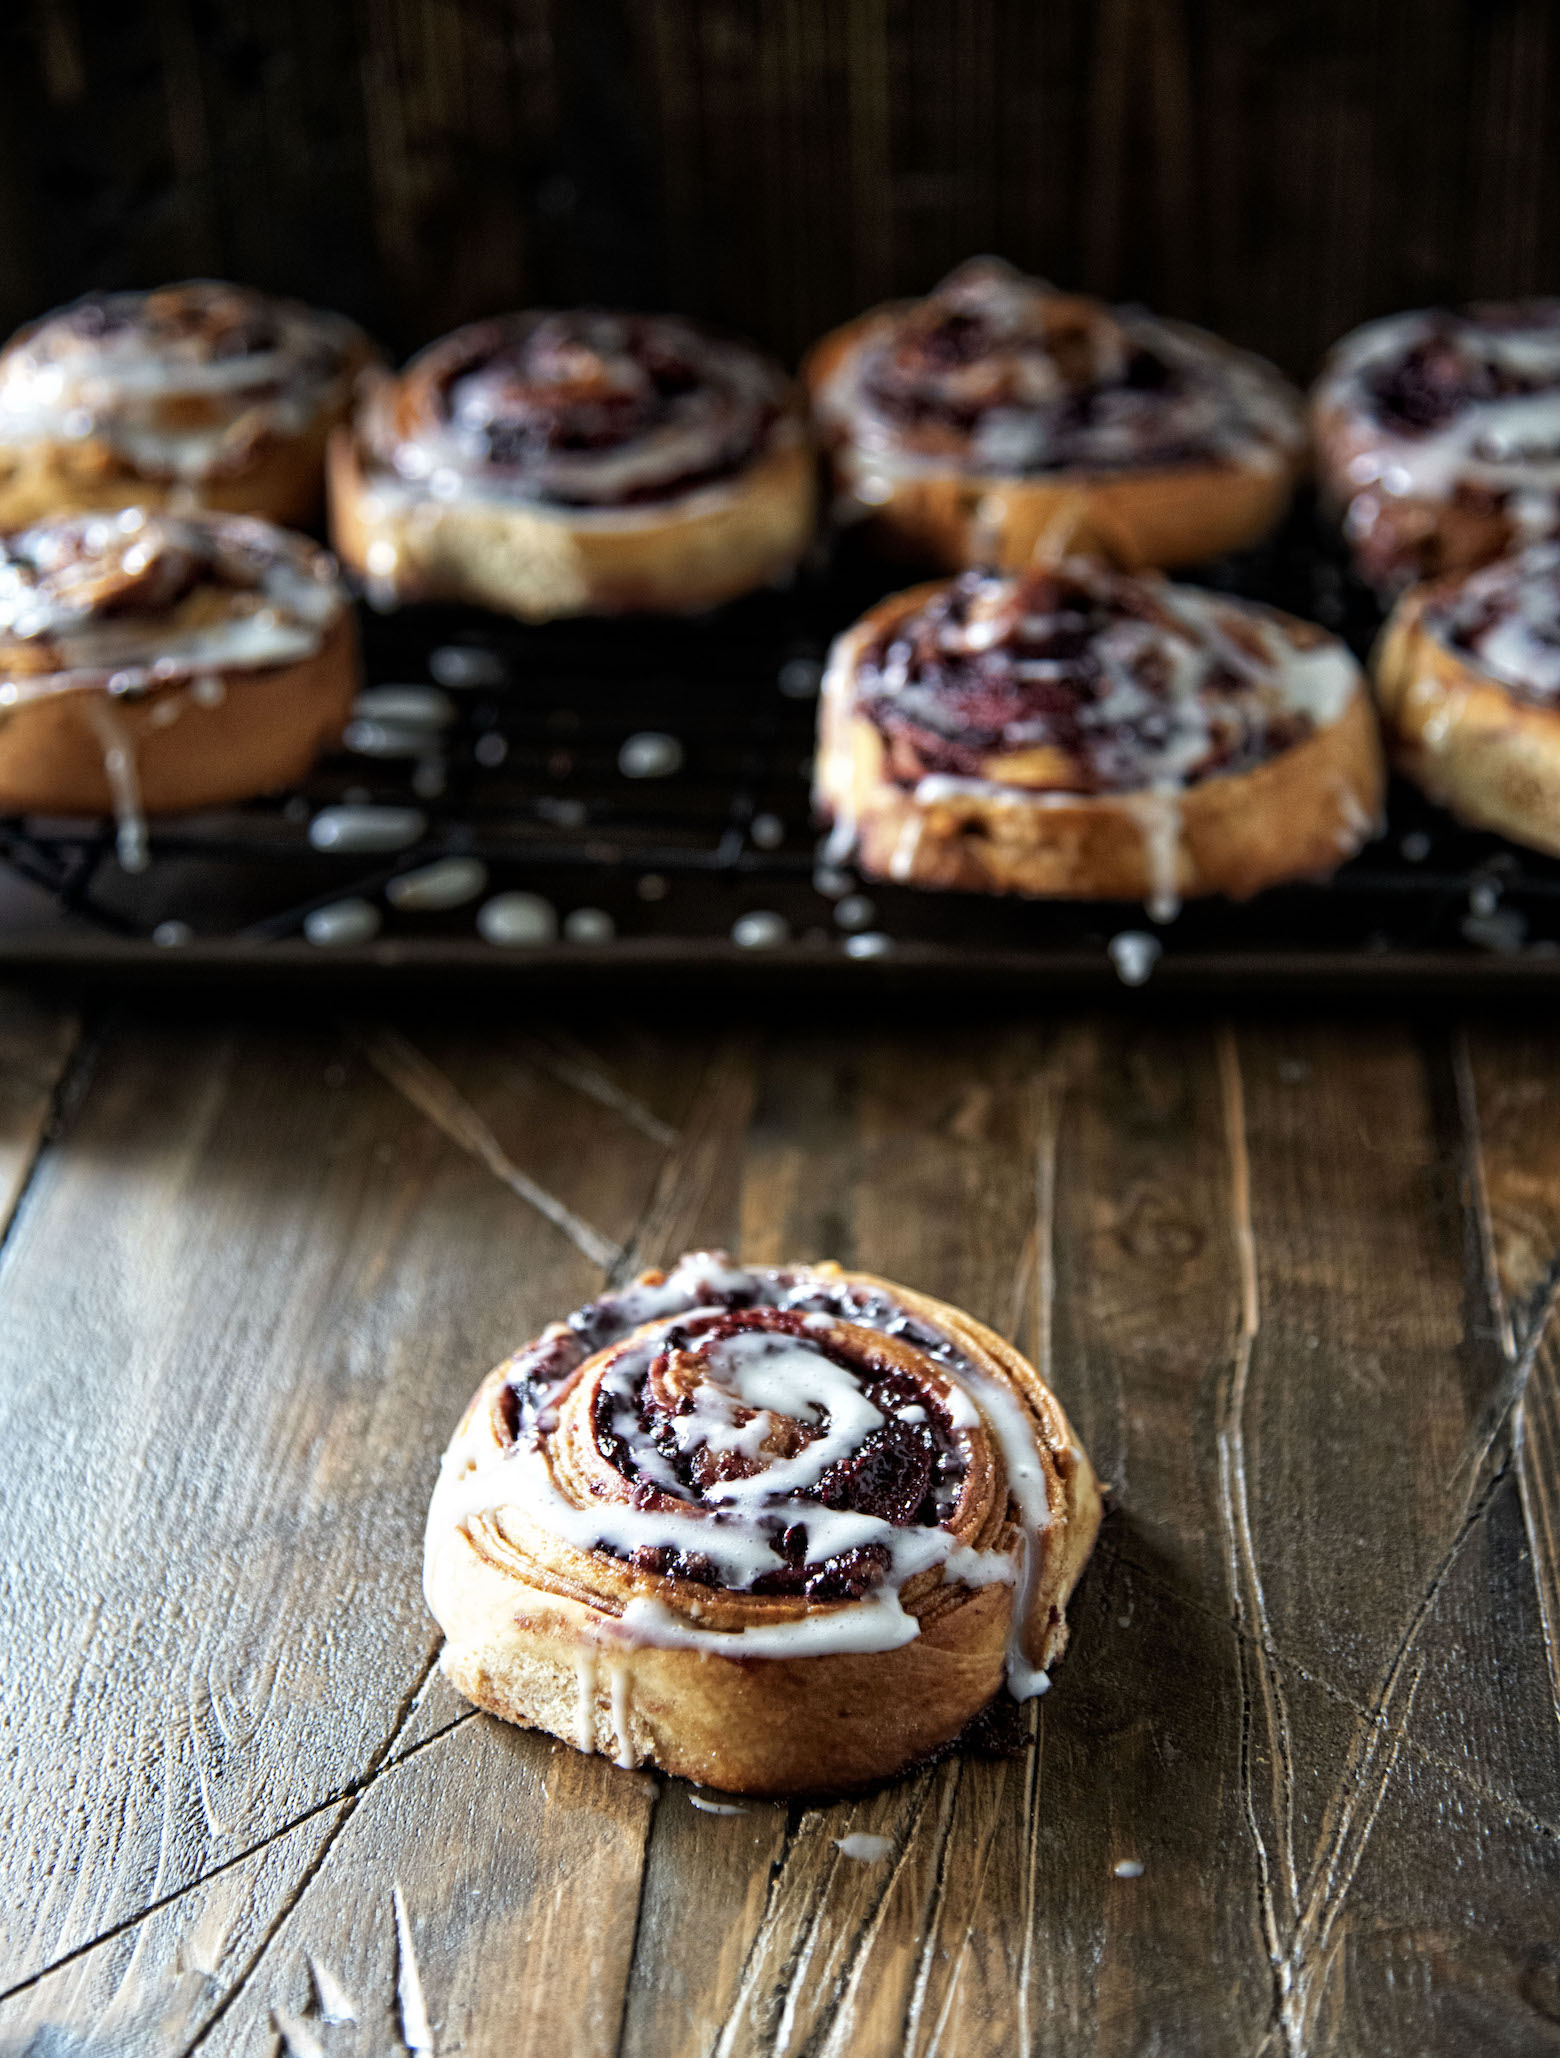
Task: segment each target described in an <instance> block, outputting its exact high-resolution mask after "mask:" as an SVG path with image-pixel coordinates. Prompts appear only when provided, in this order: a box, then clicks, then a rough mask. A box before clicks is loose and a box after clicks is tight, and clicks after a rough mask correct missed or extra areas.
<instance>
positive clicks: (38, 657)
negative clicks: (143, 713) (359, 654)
mask: <svg viewBox="0 0 1560 2058" xmlns="http://www.w3.org/2000/svg"><path fill="white" fill-rule="evenodd" d="M345 605H346V600H345V595H344V594H343V592H342V589H341V586H340V583H339V581H338V579H337V576H336V568H335V564H334V562H333V560H332V559H331V558H330V557H329V556H328V555H327V554H326V553H325V552H324V551H323V550H320V549H318V548H317V547H316V546H315V545H314V544H312V543H310V542H308V541H307V540H306V539H305V538H304V537H302V536H294V535H291V534H290V533H288V532H287V531H286V530H283V529H277V528H274V527H273V526H272V525H271V524H270V523H269V522H262V521H257V520H254V519H252V518H250V517H247V516H243V515H198V516H188V517H180V518H175V517H173V516H171V515H164V514H153V513H148V512H147V511H146V510H144V509H142V508H125V509H122V510H121V511H119V512H118V513H114V514H90V515H70V516H65V517H62V518H61V519H59V520H57V521H52V522H42V523H39V524H38V525H37V526H36V527H34V528H31V529H26V530H23V531H22V532H21V533H20V534H17V535H12V536H7V537H5V538H3V539H0V705H14V704H16V703H17V702H19V701H21V700H26V699H29V698H33V697H36V696H37V695H39V694H42V693H55V692H60V691H63V690H65V689H67V688H71V687H106V688H108V690H109V691H110V692H113V693H116V694H134V693H137V692H143V691H145V690H146V689H147V688H149V687H152V686H158V685H161V684H164V683H165V682H169V681H174V680H179V679H189V678H196V677H200V676H204V675H209V674H212V673H215V672H220V671H225V670H228V669H230V668H233V667H242V668H246V669H252V668H259V667H262V666H267V665H280V664H293V663H296V662H297V661H298V660H299V659H301V658H304V657H307V656H309V655H311V654H312V653H313V652H314V651H316V650H317V649H318V648H319V647H320V644H321V642H322V641H323V638H324V634H325V631H326V629H327V628H328V626H329V625H330V623H331V622H332V621H333V620H334V619H335V618H336V617H337V616H338V615H339V614H340V613H341V611H342V609H343V608H344V606H345Z"/></svg>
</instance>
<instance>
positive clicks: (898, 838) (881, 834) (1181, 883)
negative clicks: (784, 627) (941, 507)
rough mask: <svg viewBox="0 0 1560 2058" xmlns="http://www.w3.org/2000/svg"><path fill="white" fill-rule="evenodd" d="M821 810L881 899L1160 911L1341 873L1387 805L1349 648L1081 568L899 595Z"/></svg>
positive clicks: (1282, 623)
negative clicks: (921, 894)
mask: <svg viewBox="0 0 1560 2058" xmlns="http://www.w3.org/2000/svg"><path fill="white" fill-rule="evenodd" d="M815 781H816V785H815V791H816V798H817V802H818V807H819V810H820V812H821V813H822V814H823V815H824V816H825V817H826V818H828V819H830V820H832V821H833V823H834V850H835V853H836V855H837V856H838V857H839V858H841V859H843V858H845V857H847V856H849V855H852V854H854V856H855V860H856V862H857V863H858V864H859V865H860V866H861V867H862V869H863V870H865V871H867V872H869V873H871V874H873V875H874V876H876V877H878V878H885V879H894V880H899V881H903V882H905V883H908V884H915V885H923V886H952V887H963V888H968V889H974V890H977V891H983V892H998V893H1027V894H1045V895H1076V896H1083V897H1095V898H1107V899H1116V900H1140V899H1141V900H1146V901H1147V902H1148V904H1149V907H1150V910H1151V911H1152V912H1153V913H1154V914H1155V915H1156V916H1157V917H1159V918H1160V919H1164V918H1166V917H1168V916H1169V915H1171V914H1173V913H1174V912H1175V909H1176V906H1177V904H1178V902H1179V901H1180V899H1181V898H1182V897H1184V896H1186V895H1189V894H1197V893H1212V892H1219V893H1229V894H1235V895H1245V894H1250V893H1254V892H1256V891H1257V890H1258V889H1259V888H1260V887H1263V886H1268V885H1271V884H1273V883H1274V882H1275V881H1277V880H1281V879H1292V878H1302V877H1306V876H1309V875H1312V874H1318V873H1322V872H1326V871H1330V870H1332V869H1333V868H1334V867H1335V866H1336V865H1337V864H1338V863H1339V862H1340V861H1341V860H1342V859H1343V858H1345V857H1348V856H1350V855H1352V853H1353V852H1354V851H1355V850H1356V849H1358V847H1359V845H1360V844H1361V843H1362V842H1363V841H1364V840H1365V838H1366V837H1367V836H1368V835H1370V834H1371V833H1372V832H1373V829H1374V825H1375V822H1376V819H1377V817H1378V815H1379V813H1380V809H1381V802H1382V770H1381V757H1380V749H1379V746H1378V743H1377V737H1376V728H1375V719H1374V716H1373V714H1372V712H1371V708H1370V703H1369V698H1368V696H1367V694H1366V692H1365V687H1364V680H1363V677H1362V675H1361V673H1360V669H1359V667H1358V665H1357V664H1356V663H1355V662H1354V659H1353V658H1352V657H1351V656H1350V654H1349V652H1348V651H1347V650H1346V649H1345V648H1344V646H1343V645H1342V644H1341V643H1339V642H1338V641H1337V640H1336V638H1334V637H1331V636H1329V635H1327V634H1326V633H1325V632H1324V631H1323V630H1321V629H1318V628H1316V627H1314V626H1313V625H1312V624H1311V623H1309V622H1301V621H1297V620H1295V619H1294V618H1293V617H1292V616H1288V615H1283V614H1280V613H1278V611H1277V610H1276V609H1273V608H1268V607H1261V606H1258V605H1256V604H1255V603H1253V602H1248V601H1238V600H1232V599H1228V598H1226V597H1225V596H1223V595H1219V594H1213V593H1207V592H1203V591H1201V590H1200V589H1198V588H1196V587H1191V586H1173V585H1170V584H1168V583H1166V582H1165V581H1164V580H1162V579H1159V578H1157V577H1133V576H1130V575H1128V574H1126V573H1122V572H1114V571H1110V570H1108V569H1107V568H1105V567H1104V566H1102V565H1099V564H1095V563H1093V562H1091V561H1089V560H1088V559H1084V558H1067V559H1064V560H1062V561H1060V562H1058V563H1055V564H1050V565H1040V566H1036V567H1035V568H1034V569H1033V570H1032V571H1030V572H1028V573H1027V574H1026V575H1024V576H1023V577H1022V578H1006V577H1002V576H1000V575H997V574H993V573H986V572H966V573H965V574H963V576H962V577H960V578H959V579H956V580H954V581H952V582H950V583H946V584H942V585H932V586H922V587H917V588H914V589H913V590H912V591H910V592H908V593H899V594H895V595H892V596H891V597H890V598H889V599H887V600H884V601H881V602H880V603H879V604H878V605H877V606H876V607H874V608H872V609H870V610H869V612H868V613H867V614H866V615H865V616H864V617H863V618H862V620H861V621H860V622H858V623H857V624H856V625H855V627H854V628H852V629H849V630H847V631H846V633H845V634H844V635H843V636H842V637H840V638H839V640H838V641H837V642H836V644H835V646H834V649H833V651H832V653H831V654H830V660H829V665H828V669H827V672H826V674H825V677H824V682H823V695H822V701H821V705H820V709H819V749H818V757H817V764H816V772H815Z"/></svg>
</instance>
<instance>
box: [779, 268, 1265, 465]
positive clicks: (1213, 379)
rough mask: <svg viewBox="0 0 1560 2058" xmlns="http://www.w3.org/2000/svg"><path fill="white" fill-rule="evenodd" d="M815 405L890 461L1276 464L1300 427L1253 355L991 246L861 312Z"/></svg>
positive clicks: (859, 443) (873, 455)
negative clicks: (850, 342) (1074, 286)
mask: <svg viewBox="0 0 1560 2058" xmlns="http://www.w3.org/2000/svg"><path fill="white" fill-rule="evenodd" d="M820 407H821V411H822V413H823V415H824V417H825V419H826V420H828V421H830V422H832V424H833V425H834V426H836V427H837V428H838V429H839V430H840V431H842V432H843V434H844V435H845V436H846V438H847V439H848V440H849V442H850V443H851V444H853V445H854V446H855V448H856V450H857V452H858V454H859V457H860V460H861V463H862V464H863V465H864V466H867V467H869V468H871V469H876V470H879V471H882V472H885V473H887V474H889V475H892V474H893V472H894V471H895V470H896V469H903V468H907V467H908V468H910V469H916V468H922V467H926V466H932V467H939V466H940V467H948V466H955V467H957V468H958V469H960V470H965V471H970V472H974V473H979V474H987V475H995V476H1002V477H1025V476H1032V475H1037V474H1045V473H1051V472H1057V471H1064V470H1073V469H1076V470H1088V471H1115V470H1121V469H1124V468H1126V467H1132V466H1136V467H1142V466H1156V467H1158V466H1185V465H1193V464H1206V463H1209V462H1221V461H1226V460H1236V459H1238V460H1242V461H1245V462H1248V463H1277V462H1279V461H1281V460H1284V461H1287V459H1288V457H1289V456H1290V454H1292V453H1293V452H1294V451H1296V450H1297V449H1298V448H1299V446H1300V443H1301V441H1302V432H1301V427H1300V422H1299V417H1298V412H1297V409H1296V407H1295V404H1294V401H1293V398H1292V396H1291V395H1290V394H1289V391H1288V388H1287V387H1286V386H1285V385H1284V384H1283V382H1282V380H1280V379H1279V377H1278V375H1277V374H1276V373H1275V372H1273V371H1272V370H1271V369H1270V368H1269V367H1268V366H1267V365H1265V364H1263V363H1262V362H1261V361H1260V360H1259V359H1256V358H1253V357H1248V356H1246V355H1244V354H1242V353H1240V352H1237V351H1233V350H1229V349H1227V348H1226V347H1225V346H1223V345H1222V344H1219V343H1217V342H1216V341H1215V340H1214V339H1213V338H1211V337H1208V336H1204V335H1203V334H1202V333H1201V332H1200V331H1197V330H1194V329H1189V328H1185V327H1182V326H1180V325H1178V324H1173V323H1169V322H1164V321H1160V320H1156V319H1155V318H1154V317H1153V316H1151V315H1148V314H1145V313H1143V312H1141V311H1139V310H1136V309H1125V308H1123V309H1111V308H1107V307H1105V306H1103V305H1101V304H1100V303H1099V302H1098V301H1094V300H1088V299H1084V298H1081V297H1080V296H1077V295H1074V294H1065V293H1058V292H1056V291H1055V290H1054V289H1053V288H1052V287H1050V286H1048V285H1046V284H1045V283H1044V282H1042V281H1040V280H1037V279H1028V278H1024V277H1023V276H1022V275H1021V274H1019V273H1017V272H1015V271H1014V270H1012V268H1011V267H1010V266H1008V265H1006V264H1004V263H1002V262H1001V261H1000V260H998V259H995V258H978V259H975V260H974V261H973V262H971V263H969V264H966V265H963V266H961V267H960V268H959V270H957V271H956V272H954V273H953V274H952V275H951V276H950V277H949V278H947V279H945V280H944V281H943V283H942V284H941V285H940V286H939V287H938V288H937V289H936V291H935V292H933V293H932V294H931V295H930V296H929V297H928V298H927V299H925V300H922V301H918V302H916V303H914V304H913V305H911V306H909V307H907V308H903V309H891V310H885V312H884V313H883V314H882V315H881V316H879V317H877V318H876V319H875V320H872V319H870V318H869V322H868V324H867V325H866V327H865V333H864V335H863V338H862V340H861V342H860V343H859V345H858V346H857V348H856V349H855V351H854V352H853V353H851V354H850V355H849V356H848V357H847V359H846V360H845V361H844V362H843V363H842V365H841V367H840V369H839V370H838V371H837V372H836V373H835V375H834V376H833V377H832V378H831V379H830V380H829V381H828V384H827V387H826V390H825V391H824V393H823V394H822V395H821V396H820Z"/></svg>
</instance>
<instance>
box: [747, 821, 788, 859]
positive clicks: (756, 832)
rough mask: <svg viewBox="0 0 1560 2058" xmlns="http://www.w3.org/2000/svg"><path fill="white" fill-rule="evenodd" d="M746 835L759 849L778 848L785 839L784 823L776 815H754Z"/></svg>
mask: <svg viewBox="0 0 1560 2058" xmlns="http://www.w3.org/2000/svg"><path fill="white" fill-rule="evenodd" d="M748 835H749V836H750V837H751V839H752V841H753V842H754V843H755V844H756V845H757V847H758V848H759V849H760V850H778V849H779V848H780V846H781V844H782V843H784V841H785V824H784V822H782V821H781V819H780V817H779V816H778V815H755V816H754V817H753V819H752V821H751V822H749V823H748Z"/></svg>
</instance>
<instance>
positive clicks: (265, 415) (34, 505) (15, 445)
mask: <svg viewBox="0 0 1560 2058" xmlns="http://www.w3.org/2000/svg"><path fill="white" fill-rule="evenodd" d="M120 298H123V299H125V300H127V301H131V300H133V301H135V302H136V303H137V304H138V305H140V306H144V307H146V308H148V309H150V310H151V312H152V316H153V319H154V321H155V320H157V319H160V320H163V321H168V320H170V319H171V318H176V319H177V320H179V321H182V322H183V323H185V324H186V325H187V326H188V328H189V330H190V331H191V332H193V333H192V336H191V338H190V340H193V341H194V342H196V343H197V344H199V343H201V342H203V341H209V342H211V343H212V344H214V345H215V346H216V347H217V348H220V347H221V343H222V338H223V337H224V336H225V335H227V334H228V333H230V332H231V331H232V330H233V329H234V328H235V327H237V326H238V325H240V324H241V323H242V322H244V321H245V320H252V319H254V318H255V317H256V316H257V315H259V316H260V317H262V318H263V317H264V316H265V315H266V314H267V313H276V314H277V315H279V316H280V317H281V318H282V319H284V320H285V321H287V322H288V323H289V324H291V325H293V326H295V327H296V328H297V329H298V330H299V331H305V330H307V328H308V326H309V325H310V324H311V323H314V324H318V325H319V326H320V329H321V335H322V338H324V337H327V336H328V339H329V340H328V345H327V344H326V343H325V342H324V341H323V340H322V341H321V344H320V347H321V348H322V349H324V348H326V347H329V349H330V350H331V352H332V359H331V366H332V368H331V369H330V370H329V372H328V375H319V376H317V377H314V378H312V379H311V384H310V391H311V393H313V394H314V400H313V403H308V402H305V403H303V404H301V405H300V406H299V407H298V408H297V410H296V413H295V414H291V413H286V412H284V411H282V410H278V408H276V407H275V406H273V405H272V404H270V397H269V396H266V395H262V396H261V397H259V398H258V399H257V401H256V403H255V405H254V406H253V407H250V408H248V409H246V408H245V407H244V406H243V405H242V402H241V401H236V400H235V399H234V397H233V396H232V395H231V394H227V393H223V392H220V391H217V392H201V391H197V390H182V389H174V390H170V391H169V393H168V394H167V395H166V396H165V398H164V399H163V400H162V401H161V402H160V403H158V411H159V415H160V417H161V425H162V426H163V427H164V428H165V430H166V431H167V432H168V433H169V434H170V435H182V436H199V435H201V434H203V433H205V434H212V435H215V434H217V432H219V431H224V430H225V431H226V432H227V433H226V435H225V436H224V438H223V440H222V442H221V445H220V448H218V449H217V450H216V452H215V453H214V455H213V457H212V461H211V463H210V465H209V467H208V468H206V469H203V470H200V471H198V472H192V473H189V474H187V475H186V474H181V473H180V472H179V471H178V470H177V469H176V468H171V467H170V466H167V465H162V464H159V463H157V462H156V461H155V459H154V458H153V457H152V456H150V455H148V454H145V453H144V451H143V452H141V453H139V454H138V453H137V452H136V451H132V450H131V449H129V448H127V447H126V444H125V441H124V439H123V438H122V437H121V436H120V435H119V434H118V433H117V432H116V427H115V423H114V421H113V419H112V412H111V410H109V411H108V412H107V413H106V414H105V417H104V419H103V420H102V421H101V422H97V423H95V424H94V425H93V426H92V427H91V428H90V429H89V431H88V432H87V433H84V434H65V433H62V432H60V431H58V430H55V431H53V432H51V431H50V430H49V429H47V428H44V427H40V428H39V429H37V430H36V431H34V432H32V433H26V434H19V433H18V432H17V430H16V428H15V427H14V426H13V427H8V426H7V420H8V418H7V417H6V416H5V415H4V413H3V410H0V530H15V529H22V528H26V527H29V526H30V525H31V524H33V523H35V522H39V521H46V520H49V519H52V518H53V517H55V516H58V515H66V514H75V513H84V512H89V511H92V510H97V509H116V508H124V507H144V508H171V509H173V510H175V511H179V512H187V511H189V510H191V509H193V508H195V507H201V508H209V509H212V510H214V511H216V512H219V513H230V514H252V515H259V516H261V517H263V518H265V519H266V520H269V521H274V522H277V523H279V524H281V525H282V526H284V527H296V526H301V525H306V524H308V523H310V522H312V521H314V520H315V519H316V518H317V517H318V515H319V514H320V512H321V509H322V507H323V505H324V487H325V452H326V445H327V443H328V441H329V438H330V435H331V432H332V430H333V429H334V428H335V427H336V425H337V424H338V423H340V422H342V421H345V420H346V418H347V416H348V415H349V414H350V412H351V409H352V404H353V395H354V391H355V388H356V383H357V380H358V378H359V376H360V374H361V373H362V372H363V371H364V369H365V368H366V367H367V366H368V365H370V364H372V363H374V362H375V361H376V352H375V350H374V347H373V345H372V344H371V343H370V342H369V340H368V338H367V337H366V336H365V335H363V333H362V332H361V331H360V330H359V329H357V328H356V327H355V326H354V325H353V324H351V323H349V322H346V321H344V320H343V319H342V318H341V317H340V316H336V315H331V316H314V315H313V314H312V313H311V312H310V311H309V310H307V309H303V308H299V307H296V306H295V305H294V304H293V303H291V302H285V301H283V302H273V301H268V300H267V298H266V296H264V295H261V294H256V293H252V292H250V291H248V290H247V289H245V288H241V287H230V286H217V285H213V284H211V283H210V282H207V281H195V282H192V283H190V284H188V285H182V286H170V287H165V288H163V289H162V290H161V291H160V292H159V293H156V294H149V295H144V296H140V295H135V296H131V295H126V296H109V301H110V303H112V302H113V301H114V300H117V299H120ZM87 304H88V303H83V304H82V305H87ZM79 313H80V308H79V307H78V308H68V309H62V310H60V311H59V313H57V314H55V315H52V316H48V317H46V318H45V319H44V320H43V321H41V322H36V323H33V324H31V325H29V326H28V327H27V328H24V329H22V330H20V331H18V333H17V334H16V335H15V336H14V337H12V339H11V341H10V342H9V343H8V344H7V345H6V347H5V350H4V351H3V352H0V390H3V382H4V380H5V379H6V377H7V373H8V370H9V372H10V373H11V374H12V375H13V376H14V375H15V373H16V371H17V370H18V369H19V363H20V360H21V359H23V358H24V357H25V356H26V355H27V354H28V353H29V352H30V351H33V350H35V349H37V348H38V347H39V346H40V344H41V345H43V346H47V343H48V341H49V336H50V332H51V331H52V330H54V329H56V328H58V327H59V326H60V325H61V324H62V323H68V322H70V321H71V320H73V319H76V318H78V317H79ZM203 331H204V334H202V332H203ZM83 369H84V370H87V371H90V367H84V368H83ZM102 384H103V385H104V386H109V385H111V384H112V375H111V374H109V375H107V376H106V377H104V378H103V379H102ZM316 389H317V390H316Z"/></svg>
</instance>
